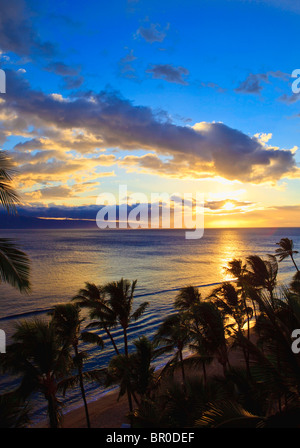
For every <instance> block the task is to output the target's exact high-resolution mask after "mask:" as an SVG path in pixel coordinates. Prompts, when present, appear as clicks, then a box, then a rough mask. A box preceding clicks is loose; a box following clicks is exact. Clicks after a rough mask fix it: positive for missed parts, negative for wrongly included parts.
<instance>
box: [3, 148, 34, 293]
mask: <svg viewBox="0 0 300 448" xmlns="http://www.w3.org/2000/svg"><path fill="white" fill-rule="evenodd" d="M13 174H14V170H13V168H12V161H11V159H10V158H9V157H8V155H7V153H6V152H5V151H2V150H1V151H0V205H2V206H3V207H4V208H5V209H6V211H7V212H8V213H16V211H17V209H16V205H17V204H18V203H19V198H18V195H17V193H16V192H15V191H14V189H13V188H12V186H11V183H12V175H13ZM29 266H30V262H29V259H28V257H27V255H26V254H25V253H24V252H23V251H21V250H20V249H18V248H17V247H16V245H15V243H14V241H12V240H11V239H9V238H0V283H1V282H5V283H8V284H10V285H11V286H13V287H15V288H17V289H19V290H20V291H21V292H28V291H29V289H30V283H29Z"/></svg>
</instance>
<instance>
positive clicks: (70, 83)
mask: <svg viewBox="0 0 300 448" xmlns="http://www.w3.org/2000/svg"><path fill="white" fill-rule="evenodd" d="M83 82H84V77H83V76H64V78H63V86H62V87H63V89H65V90H71V89H78V88H79V87H81V86H82V84H83Z"/></svg>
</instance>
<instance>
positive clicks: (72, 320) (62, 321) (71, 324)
mask: <svg viewBox="0 0 300 448" xmlns="http://www.w3.org/2000/svg"><path fill="white" fill-rule="evenodd" d="M50 314H52V324H53V325H54V327H55V330H56V332H57V335H58V336H59V337H60V339H61V341H62V344H63V345H66V346H67V347H72V348H73V350H74V355H75V357H74V363H75V365H76V366H77V370H78V378H79V385H80V390H81V396H82V400H83V403H84V409H85V415H86V421H87V427H88V428H90V427H91V425H90V418H89V412H88V406H87V401H86V396H85V390H84V384H83V357H84V356H85V354H84V353H83V352H82V353H79V350H78V345H79V341H80V339H84V333H83V334H81V323H82V322H83V320H84V319H81V318H80V311H79V308H78V306H77V305H76V304H73V303H66V304H59V305H55V306H54V308H53V311H52V312H51V313H50ZM82 336H83V337H82Z"/></svg>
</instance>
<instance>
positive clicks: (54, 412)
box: [47, 394, 59, 428]
mask: <svg viewBox="0 0 300 448" xmlns="http://www.w3.org/2000/svg"><path fill="white" fill-rule="evenodd" d="M47 400H48V415H49V423H50V428H58V427H59V418H58V409H57V400H56V397H55V396H54V395H52V394H50V395H48V397H47Z"/></svg>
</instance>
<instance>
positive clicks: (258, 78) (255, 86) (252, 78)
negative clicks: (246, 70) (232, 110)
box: [235, 70, 290, 95]
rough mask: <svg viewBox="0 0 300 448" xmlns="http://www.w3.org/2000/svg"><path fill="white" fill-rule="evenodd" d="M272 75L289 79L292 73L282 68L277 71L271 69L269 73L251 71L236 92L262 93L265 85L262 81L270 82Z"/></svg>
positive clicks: (285, 79)
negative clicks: (283, 70) (285, 71)
mask: <svg viewBox="0 0 300 448" xmlns="http://www.w3.org/2000/svg"><path fill="white" fill-rule="evenodd" d="M270 77H272V78H277V79H281V80H284V81H287V79H289V77H290V75H289V74H287V73H284V72H281V71H280V70H277V71H269V72H267V73H256V74H254V73H250V74H249V75H248V76H247V78H246V79H245V81H243V82H241V83H240V84H239V86H238V87H237V88H236V89H235V92H237V93H246V94H247V93H248V94H254V95H257V94H260V93H261V91H262V89H263V86H262V84H261V83H262V82H264V83H269V82H270Z"/></svg>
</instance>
